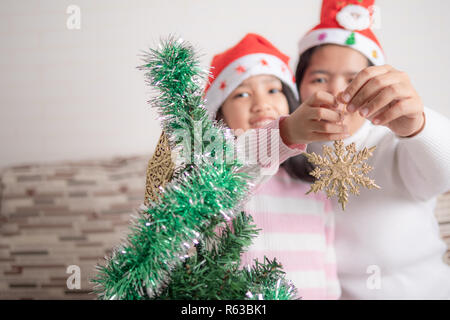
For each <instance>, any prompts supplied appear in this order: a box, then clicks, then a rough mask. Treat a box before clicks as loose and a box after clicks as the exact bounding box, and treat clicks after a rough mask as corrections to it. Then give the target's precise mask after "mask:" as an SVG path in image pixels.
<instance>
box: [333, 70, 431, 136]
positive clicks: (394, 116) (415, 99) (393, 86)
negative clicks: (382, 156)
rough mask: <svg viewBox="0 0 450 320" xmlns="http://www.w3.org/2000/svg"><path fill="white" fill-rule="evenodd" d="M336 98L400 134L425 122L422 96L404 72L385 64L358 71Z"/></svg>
mask: <svg viewBox="0 0 450 320" xmlns="http://www.w3.org/2000/svg"><path fill="white" fill-rule="evenodd" d="M337 98H338V100H339V101H340V102H342V103H347V104H348V105H347V111H348V112H355V111H357V112H359V113H360V115H361V116H363V117H365V118H367V119H369V120H370V121H372V123H373V124H375V125H383V126H386V127H388V128H389V129H391V130H392V131H393V132H394V133H395V134H397V135H398V136H401V137H407V136H411V135H415V134H417V133H419V132H420V131H421V130H422V129H423V126H424V123H425V116H424V112H423V109H424V108H423V103H422V100H421V99H420V96H419V95H418V93H417V92H416V90H415V89H414V87H413V86H412V84H411V81H410V79H409V77H408V75H407V74H406V73H405V72H401V71H398V70H396V69H394V68H393V67H391V66H389V65H383V66H374V67H368V68H366V69H364V70H362V71H360V72H359V73H358V74H357V75H356V77H355V78H354V79H353V81H352V82H351V83H350V85H349V86H348V87H347V89H345V91H344V92H342V93H340V94H339V95H338V97H337Z"/></svg>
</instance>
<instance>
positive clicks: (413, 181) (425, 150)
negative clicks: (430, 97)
mask: <svg viewBox="0 0 450 320" xmlns="http://www.w3.org/2000/svg"><path fill="white" fill-rule="evenodd" d="M425 114H426V123H425V126H424V128H423V130H422V131H421V132H420V133H418V134H417V135H415V136H414V137H411V138H400V141H399V143H398V146H397V149H396V153H397V154H396V155H397V159H398V161H397V165H398V170H399V172H400V177H401V179H402V180H403V184H404V185H405V187H406V188H407V189H408V191H409V192H410V194H411V195H413V196H414V197H415V198H418V199H421V200H427V199H430V198H431V197H434V196H437V195H439V194H441V193H444V192H446V191H448V190H450V120H449V119H448V118H446V117H444V116H442V115H440V114H439V113H437V112H435V111H433V110H431V109H429V108H425Z"/></svg>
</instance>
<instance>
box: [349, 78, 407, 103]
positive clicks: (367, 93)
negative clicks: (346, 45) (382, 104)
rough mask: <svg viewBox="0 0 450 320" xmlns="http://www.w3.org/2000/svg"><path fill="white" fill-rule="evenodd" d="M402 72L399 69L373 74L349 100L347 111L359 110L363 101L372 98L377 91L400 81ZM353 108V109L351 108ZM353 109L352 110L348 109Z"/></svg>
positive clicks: (365, 101)
mask: <svg viewBox="0 0 450 320" xmlns="http://www.w3.org/2000/svg"><path fill="white" fill-rule="evenodd" d="M402 77H403V73H401V72H399V71H391V72H387V73H383V74H381V75H378V76H375V77H373V78H372V79H370V80H369V81H367V82H366V83H365V85H364V86H363V87H362V88H361V89H360V90H359V91H358V92H357V93H356V94H355V96H354V97H353V98H352V100H351V101H350V105H349V106H348V108H347V109H348V111H349V112H353V111H355V110H358V109H359V110H360V107H362V106H363V105H364V104H365V103H367V102H368V101H370V100H371V99H373V97H375V96H376V95H377V94H378V93H379V91H381V90H382V89H383V88H386V87H388V86H391V85H394V84H396V83H401V82H402V80H403V79H402ZM353 109H354V110H353ZM350 110H353V111H350Z"/></svg>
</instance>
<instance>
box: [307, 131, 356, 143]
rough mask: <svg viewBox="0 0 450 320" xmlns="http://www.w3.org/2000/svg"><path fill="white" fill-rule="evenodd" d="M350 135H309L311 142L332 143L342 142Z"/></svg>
mask: <svg viewBox="0 0 450 320" xmlns="http://www.w3.org/2000/svg"><path fill="white" fill-rule="evenodd" d="M349 136H350V134H348V133H320V132H313V133H312V134H311V141H332V140H343V139H345V138H348V137H349Z"/></svg>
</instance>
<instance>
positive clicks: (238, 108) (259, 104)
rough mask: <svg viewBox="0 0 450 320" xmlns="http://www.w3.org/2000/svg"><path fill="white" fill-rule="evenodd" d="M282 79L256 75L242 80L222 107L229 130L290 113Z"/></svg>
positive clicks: (252, 126) (250, 126) (247, 126)
mask: <svg viewBox="0 0 450 320" xmlns="http://www.w3.org/2000/svg"><path fill="white" fill-rule="evenodd" d="M281 89H282V85H281V81H280V80H279V79H278V78H277V77H275V76H272V75H257V76H253V77H250V78H248V79H246V80H245V81H243V82H242V83H241V84H240V85H239V86H238V87H237V88H236V89H235V90H234V91H233V92H232V93H231V94H230V95H229V96H228V97H227V99H226V100H225V102H224V103H223V105H222V107H221V112H222V116H223V119H224V121H225V122H226V123H227V125H228V127H230V128H231V129H235V130H236V129H242V130H244V131H246V130H248V129H250V128H260V127H262V126H264V125H265V124H266V123H267V122H269V121H271V120H274V119H277V118H278V117H279V116H281V115H288V114H289V106H288V102H287V99H286V96H285V95H284V93H283V92H282V91H281Z"/></svg>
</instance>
